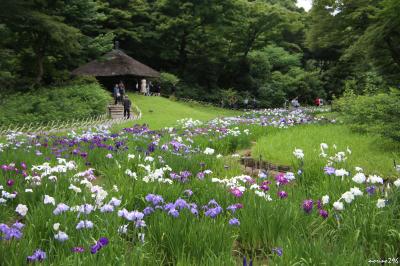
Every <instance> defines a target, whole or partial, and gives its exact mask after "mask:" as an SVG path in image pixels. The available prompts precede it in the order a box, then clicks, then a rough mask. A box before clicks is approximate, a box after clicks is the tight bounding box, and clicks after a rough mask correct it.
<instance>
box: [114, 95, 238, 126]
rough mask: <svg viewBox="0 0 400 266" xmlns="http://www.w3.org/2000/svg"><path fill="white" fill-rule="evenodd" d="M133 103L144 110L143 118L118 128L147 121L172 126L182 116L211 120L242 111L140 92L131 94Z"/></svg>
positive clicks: (147, 122) (152, 124)
mask: <svg viewBox="0 0 400 266" xmlns="http://www.w3.org/2000/svg"><path fill="white" fill-rule="evenodd" d="M129 97H130V99H131V100H132V103H133V104H135V105H136V106H138V107H139V108H140V110H141V111H142V119H140V120H137V121H134V122H127V123H123V124H120V125H117V126H115V128H116V129H117V130H119V129H121V128H124V127H128V126H132V123H133V124H143V123H146V124H148V125H149V126H150V128H152V129H160V128H163V127H167V126H168V127H170V126H174V125H175V124H176V121H177V120H179V119H182V118H193V119H197V120H203V121H206V120H211V119H213V118H216V117H219V116H232V115H238V114H240V113H241V112H240V111H233V110H228V109H223V108H218V107H213V106H204V105H201V104H195V103H184V102H178V101H172V100H169V99H167V98H163V97H150V96H143V95H139V94H133V93H132V94H129Z"/></svg>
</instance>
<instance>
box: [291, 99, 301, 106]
mask: <svg viewBox="0 0 400 266" xmlns="http://www.w3.org/2000/svg"><path fill="white" fill-rule="evenodd" d="M291 103H292V106H293V107H294V108H299V107H300V103H299V100H298V97H296V98H294V99H293V100H292V101H291Z"/></svg>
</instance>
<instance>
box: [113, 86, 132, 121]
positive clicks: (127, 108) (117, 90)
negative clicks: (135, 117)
mask: <svg viewBox="0 0 400 266" xmlns="http://www.w3.org/2000/svg"><path fill="white" fill-rule="evenodd" d="M114 100H115V104H119V103H121V104H122V105H123V106H124V118H126V119H129V118H130V117H131V105H132V102H131V100H129V97H128V96H127V95H126V91H125V85H124V83H123V82H122V81H121V82H120V83H117V84H115V86H114Z"/></svg>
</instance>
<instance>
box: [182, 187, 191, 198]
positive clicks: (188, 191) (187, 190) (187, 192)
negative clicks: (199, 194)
mask: <svg viewBox="0 0 400 266" xmlns="http://www.w3.org/2000/svg"><path fill="white" fill-rule="evenodd" d="M183 193H184V194H186V195H187V196H188V197H190V196H192V195H193V191H192V190H190V189H186V190H185V191H183Z"/></svg>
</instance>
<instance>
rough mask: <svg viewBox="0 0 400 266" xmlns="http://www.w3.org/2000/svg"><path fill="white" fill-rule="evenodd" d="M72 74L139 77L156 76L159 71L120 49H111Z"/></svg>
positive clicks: (158, 75) (158, 74)
mask: <svg viewBox="0 0 400 266" xmlns="http://www.w3.org/2000/svg"><path fill="white" fill-rule="evenodd" d="M72 74H73V75H78V76H81V75H88V76H96V77H110V76H125V75H133V76H139V77H149V78H158V77H160V73H159V72H157V71H156V70H154V69H152V68H151V67H148V66H146V65H144V64H142V63H140V62H139V61H136V60H135V59H133V58H132V57H130V56H128V55H127V54H125V53H124V52H122V51H121V50H112V51H111V52H109V53H107V54H105V55H104V56H102V58H100V59H98V60H93V61H91V62H89V63H87V64H86V65H83V66H81V67H79V68H77V69H75V70H74V71H72Z"/></svg>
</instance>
